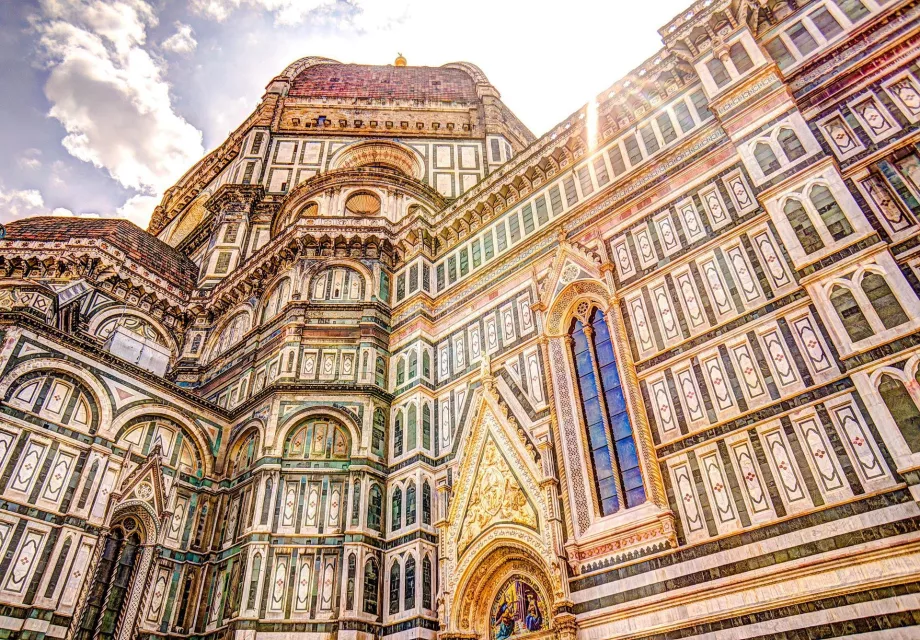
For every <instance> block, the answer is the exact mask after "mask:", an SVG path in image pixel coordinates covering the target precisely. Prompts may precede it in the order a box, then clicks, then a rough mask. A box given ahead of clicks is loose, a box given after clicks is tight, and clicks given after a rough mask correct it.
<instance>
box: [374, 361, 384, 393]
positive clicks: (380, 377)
mask: <svg viewBox="0 0 920 640" xmlns="http://www.w3.org/2000/svg"><path fill="white" fill-rule="evenodd" d="M374 384H376V385H377V386H378V387H381V388H382V389H386V386H387V365H386V362H384V361H383V358H381V357H380V356H378V357H377V363H376V364H375V365H374Z"/></svg>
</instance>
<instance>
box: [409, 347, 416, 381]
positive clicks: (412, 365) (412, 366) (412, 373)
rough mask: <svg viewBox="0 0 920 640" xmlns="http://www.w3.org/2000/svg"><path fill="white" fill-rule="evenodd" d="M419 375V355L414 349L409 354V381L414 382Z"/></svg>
mask: <svg viewBox="0 0 920 640" xmlns="http://www.w3.org/2000/svg"><path fill="white" fill-rule="evenodd" d="M417 375H418V353H416V352H415V350H414V349H413V350H412V351H411V352H410V353H409V380H413V379H414V378H415V377H416V376H417Z"/></svg>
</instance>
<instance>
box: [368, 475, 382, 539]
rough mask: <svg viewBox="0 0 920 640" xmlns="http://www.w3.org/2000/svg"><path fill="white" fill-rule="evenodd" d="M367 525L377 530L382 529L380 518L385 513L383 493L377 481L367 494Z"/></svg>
mask: <svg viewBox="0 0 920 640" xmlns="http://www.w3.org/2000/svg"><path fill="white" fill-rule="evenodd" d="M367 498H368V500H367V526H368V527H369V528H371V529H373V530H375V531H380V530H381V526H380V519H381V516H382V515H383V494H382V493H381V492H380V487H379V486H377V483H374V484H372V485H371V490H370V491H369V492H368V494H367Z"/></svg>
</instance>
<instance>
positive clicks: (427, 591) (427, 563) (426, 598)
mask: <svg viewBox="0 0 920 640" xmlns="http://www.w3.org/2000/svg"><path fill="white" fill-rule="evenodd" d="M431 587H432V584H431V560H430V559H429V558H428V556H425V558H424V559H423V560H422V606H423V607H424V608H426V609H431Z"/></svg>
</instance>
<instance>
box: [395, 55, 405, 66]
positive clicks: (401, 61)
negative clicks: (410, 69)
mask: <svg viewBox="0 0 920 640" xmlns="http://www.w3.org/2000/svg"><path fill="white" fill-rule="evenodd" d="M395 64H396V66H397V67H405V66H406V59H405V58H404V57H403V54H401V53H398V54H396V62H395Z"/></svg>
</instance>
